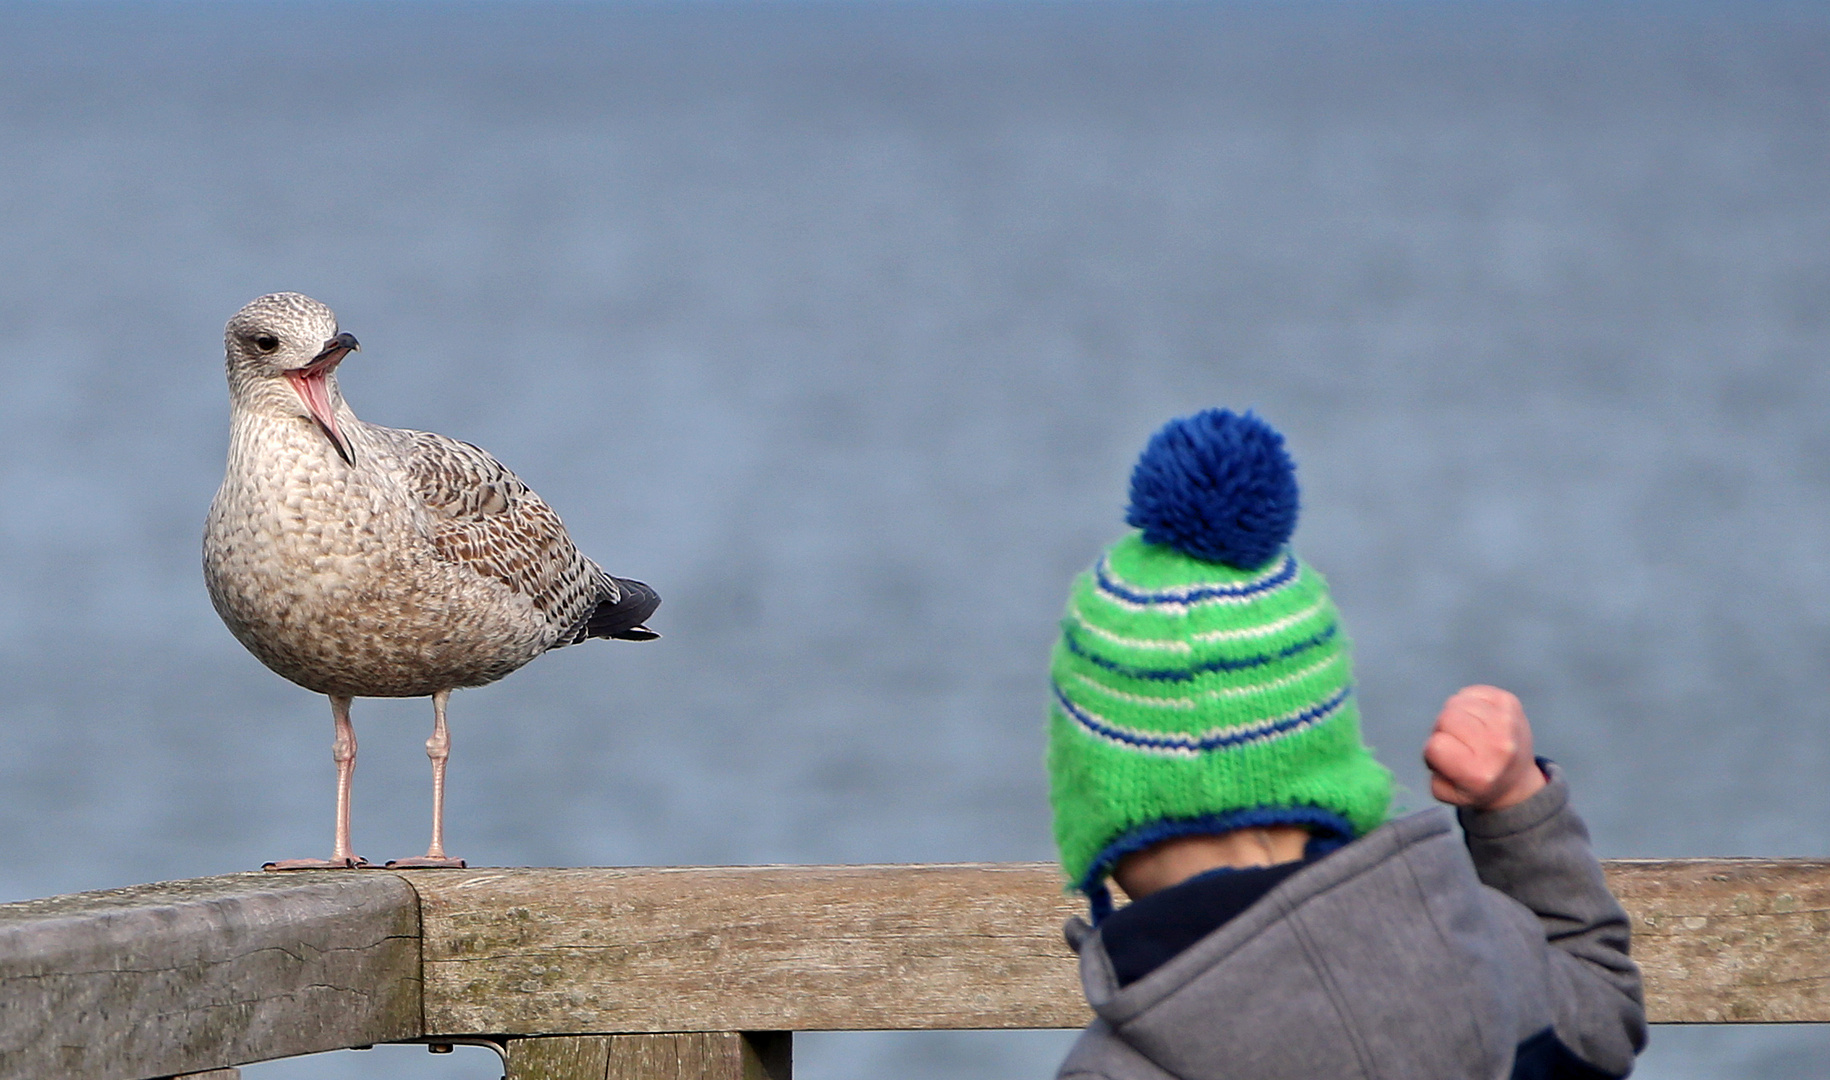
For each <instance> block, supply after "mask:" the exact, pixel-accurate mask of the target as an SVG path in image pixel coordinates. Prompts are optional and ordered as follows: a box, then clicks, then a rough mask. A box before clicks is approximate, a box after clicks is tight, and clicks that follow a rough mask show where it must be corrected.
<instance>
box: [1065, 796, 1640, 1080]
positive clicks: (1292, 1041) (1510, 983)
mask: <svg viewBox="0 0 1830 1080" xmlns="http://www.w3.org/2000/svg"><path fill="white" fill-rule="evenodd" d="M1545 772H1546V775H1547V776H1548V778H1549V780H1550V782H1549V783H1548V784H1547V785H1545V787H1544V788H1543V789H1542V790H1540V791H1539V792H1538V793H1537V794H1536V795H1533V796H1532V797H1531V798H1530V799H1528V800H1526V801H1525V802H1523V803H1520V804H1519V805H1517V806H1514V807H1510V808H1508V809H1505V810H1499V811H1494V812H1490V813H1468V812H1465V811H1464V812H1463V813H1462V816H1461V823H1462V827H1463V829H1464V831H1465V833H1466V841H1465V843H1464V841H1463V838H1461V837H1458V836H1456V835H1455V832H1454V831H1453V829H1452V828H1451V827H1450V815H1449V812H1448V811H1447V810H1445V809H1441V808H1438V809H1434V810H1427V811H1424V812H1422V813H1418V814H1412V815H1410V816H1408V817H1403V818H1399V819H1397V820H1395V821H1392V822H1390V823H1388V824H1386V825H1384V826H1383V827H1381V828H1379V829H1376V830H1374V831H1373V832H1371V833H1368V834H1367V835H1366V836H1364V837H1362V838H1361V839H1359V840H1357V841H1355V842H1353V843H1352V844H1349V845H1347V846H1346V847H1344V848H1341V849H1340V850H1338V851H1336V852H1334V853H1332V854H1330V855H1328V856H1326V857H1324V858H1322V859H1319V860H1317V861H1316V862H1314V863H1312V864H1310V865H1308V866H1305V867H1304V868H1303V869H1301V870H1299V871H1297V872H1296V873H1294V874H1292V875H1291V876H1290V877H1288V878H1286V879H1284V880H1283V881H1282V882H1280V883H1279V884H1277V885H1276V886H1275V887H1274V888H1272V889H1271V890H1270V891H1269V892H1267V893H1266V894H1265V895H1264V896H1263V897H1261V898H1260V899H1259V900H1258V901H1257V902H1256V903H1254V904H1253V905H1252V906H1251V907H1249V908H1247V909H1246V910H1245V911H1243V912H1241V913H1240V914H1239V915H1238V916H1236V917H1235V918H1233V919H1232V920H1231V921H1229V922H1227V923H1224V924H1223V925H1221V926H1219V927H1218V928H1217V929H1215V930H1213V931H1212V932H1210V933H1209V934H1208V935H1207V936H1206V937H1203V938H1201V939H1200V940H1199V941H1197V942H1195V943H1194V944H1193V945H1191V946H1189V947H1188V948H1187V949H1185V950H1183V951H1182V952H1180V953H1178V954H1176V955H1175V956H1174V957H1173V958H1172V959H1170V960H1169V961H1167V962H1166V963H1164V964H1163V965H1162V966H1160V967H1158V968H1156V969H1155V970H1153V971H1150V972H1149V973H1148V974H1146V975H1144V976H1143V977H1142V978H1139V979H1138V980H1137V981H1136V982H1132V983H1130V984H1128V985H1125V986H1120V985H1119V983H1118V980H1117V978H1116V976H1115V975H1114V973H1113V968H1112V962H1111V960H1110V959H1109V958H1108V957H1107V955H1106V951H1105V947H1104V945H1103V943H1102V942H1101V940H1100V935H1099V932H1098V931H1097V930H1094V929H1092V928H1090V927H1088V926H1087V924H1086V923H1085V922H1084V921H1082V920H1080V919H1074V920H1071V921H1070V922H1069V924H1068V940H1069V943H1070V944H1072V945H1073V946H1074V947H1075V948H1076V949H1077V950H1078V951H1079V953H1080V977H1081V984H1082V986H1083V987H1084V989H1085V991H1086V995H1087V1003H1088V1004H1090V1005H1091V1006H1092V1007H1093V1011H1094V1012H1095V1013H1096V1014H1097V1017H1098V1018H1097V1019H1096V1020H1094V1021H1093V1023H1092V1024H1090V1025H1089V1026H1088V1027H1087V1029H1086V1031H1085V1032H1084V1033H1083V1034H1082V1035H1081V1037H1080V1039H1079V1041H1078V1042H1076V1043H1075V1044H1074V1049H1073V1050H1072V1052H1070V1053H1069V1055H1068V1058H1067V1061H1066V1062H1065V1063H1063V1065H1062V1066H1061V1071H1060V1073H1059V1080H1095V1078H1098V1080H1309V1078H1315V1080H1323V1078H1326V1080H1348V1078H1364V1080H1463V1078H1466V1080H1507V1078H1513V1080H1526V1078H1532V1080H1540V1078H1542V1080H1549V1078H1552V1077H1556V1078H1570V1080H1600V1078H1604V1077H1621V1076H1625V1075H1627V1073H1629V1072H1630V1071H1631V1070H1632V1067H1633V1059H1634V1056H1635V1055H1636V1054H1637V1053H1638V1052H1639V1050H1640V1049H1641V1048H1643V1047H1644V1046H1645V1042H1646V1017H1645V1007H1644V1002H1643V998H1642V995H1641V990H1640V979H1639V969H1638V968H1637V967H1636V966H1635V965H1634V963H1633V961H1632V960H1630V959H1628V957H1627V936H1628V930H1627V916H1626V913H1625V912H1624V911H1622V910H1621V907H1620V904H1619V902H1617V901H1616V900H1615V899H1614V897H1613V895H1612V894H1611V893H1609V892H1608V889H1607V885H1606V883H1605V882H1604V881H1603V879H1602V876H1601V866H1600V864H1599V863H1598V862H1597V861H1596V860H1595V856H1594V853H1593V852H1592V851H1591V850H1590V848H1589V839H1588V830H1587V829H1586V828H1585V827H1584V826H1583V824H1582V820H1581V819H1580V818H1578V817H1577V816H1576V813H1575V811H1574V810H1573V809H1571V808H1570V805H1569V787H1568V785H1567V784H1566V783H1565V782H1564V780H1563V778H1562V776H1561V774H1560V773H1559V772H1558V770H1557V768H1556V767H1555V766H1554V765H1550V764H1548V763H1546V765H1545Z"/></svg>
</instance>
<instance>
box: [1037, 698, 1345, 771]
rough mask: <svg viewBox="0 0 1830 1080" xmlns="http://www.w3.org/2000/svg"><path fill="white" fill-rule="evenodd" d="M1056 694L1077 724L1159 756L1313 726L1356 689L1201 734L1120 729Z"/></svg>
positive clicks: (1193, 752)
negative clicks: (1282, 713) (1295, 709)
mask: <svg viewBox="0 0 1830 1080" xmlns="http://www.w3.org/2000/svg"><path fill="white" fill-rule="evenodd" d="M1054 691H1055V700H1056V701H1057V702H1059V703H1060V704H1061V707H1062V709H1063V710H1065V711H1066V712H1067V714H1068V715H1069V716H1070V717H1072V718H1073V719H1074V722H1075V723H1077V724H1079V725H1080V726H1081V727H1083V728H1085V729H1086V730H1087V731H1089V732H1091V733H1092V734H1094V735H1096V736H1098V737H1099V738H1101V739H1105V740H1107V741H1109V742H1116V743H1122V744H1124V745H1125V746H1128V747H1131V748H1132V749H1134V750H1145V751H1149V752H1151V753H1157V754H1196V753H1201V752H1203V751H1207V750H1220V749H1224V748H1226V747H1229V746H1239V745H1242V744H1244V743H1251V742H1261V741H1263V740H1266V739H1274V738H1278V737H1279V736H1283V735H1290V734H1294V733H1295V732H1297V731H1301V730H1302V729H1304V728H1308V727H1313V726H1315V725H1316V724H1319V723H1321V722H1322V721H1323V720H1326V719H1327V718H1328V717H1329V716H1331V715H1332V714H1333V713H1334V712H1335V711H1336V710H1337V709H1339V708H1340V707H1341V706H1342V705H1344V704H1346V702H1347V699H1348V698H1349V697H1350V696H1352V694H1353V687H1351V686H1343V687H1342V688H1341V689H1339V690H1337V691H1335V692H1334V693H1333V694H1330V695H1329V696H1328V697H1327V698H1326V699H1324V700H1323V701H1321V702H1319V703H1317V704H1315V705H1311V706H1309V707H1308V708H1306V709H1303V710H1302V711H1300V712H1295V713H1291V714H1290V715H1288V716H1280V717H1275V718H1273V719H1269V720H1260V721H1258V722H1257V723H1254V724H1243V725H1240V726H1236V727H1229V728H1217V729H1214V730H1212V731H1208V732H1206V733H1203V734H1200V735H1190V734H1184V733H1181V732H1171V733H1162V732H1151V731H1139V730H1137V729H1135V728H1127V727H1120V726H1119V725H1117V724H1114V723H1112V722H1111V721H1110V720H1106V719H1104V718H1103V717H1099V716H1095V715H1094V714H1092V713H1090V712H1088V711H1086V710H1085V709H1083V708H1081V707H1080V706H1078V705H1076V704H1074V703H1073V702H1072V701H1069V700H1068V696H1067V694H1065V693H1063V692H1062V690H1061V687H1060V686H1055V687H1054Z"/></svg>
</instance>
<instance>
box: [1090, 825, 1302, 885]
mask: <svg viewBox="0 0 1830 1080" xmlns="http://www.w3.org/2000/svg"><path fill="white" fill-rule="evenodd" d="M1308 842H1309V830H1307V829H1304V828H1302V827H1301V826H1298V825H1266V826H1261V827H1257V828H1250V829H1234V830H1233V831H1232V832H1228V833H1220V834H1219V835H1217V836H1178V837H1174V838H1172V839H1169V840H1165V841H1163V842H1162V843H1160V844H1154V845H1152V846H1150V847H1147V848H1145V849H1144V850H1143V851H1136V852H1132V853H1131V854H1130V855H1127V856H1125V857H1124V858H1122V859H1120V860H1119V861H1118V867H1117V868H1116V869H1114V870H1113V872H1112V877H1113V879H1114V880H1116V881H1117V882H1118V887H1119V888H1121V889H1123V890H1125V895H1126V896H1128V897H1130V898H1131V899H1133V900H1142V899H1143V898H1144V897H1146V896H1149V895H1150V894H1151V893H1153V892H1159V891H1161V890H1163V889H1167V888H1169V887H1170V886H1172V885H1180V884H1181V883H1182V882H1184V881H1187V880H1188V879H1189V878H1191V877H1194V876H1195V875H1196V874H1204V873H1206V872H1207V871H1209V870H1218V869H1221V868H1222V867H1226V868H1229V869H1234V870H1241V869H1245V868H1247V867H1252V866H1275V865H1277V864H1278V863H1286V862H1294V861H1296V860H1297V859H1300V858H1302V857H1303V847H1304V845H1306V844H1307V843H1308Z"/></svg>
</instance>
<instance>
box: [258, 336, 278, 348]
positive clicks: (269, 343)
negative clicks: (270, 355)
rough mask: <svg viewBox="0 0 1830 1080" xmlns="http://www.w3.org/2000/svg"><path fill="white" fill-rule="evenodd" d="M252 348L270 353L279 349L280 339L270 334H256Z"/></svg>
mask: <svg viewBox="0 0 1830 1080" xmlns="http://www.w3.org/2000/svg"><path fill="white" fill-rule="evenodd" d="M254 347H255V348H257V349H259V350H260V351H261V352H272V351H273V350H275V349H277V348H279V347H280V339H279V338H276V337H274V336H273V335H272V334H257V335H256V336H255V338H254Z"/></svg>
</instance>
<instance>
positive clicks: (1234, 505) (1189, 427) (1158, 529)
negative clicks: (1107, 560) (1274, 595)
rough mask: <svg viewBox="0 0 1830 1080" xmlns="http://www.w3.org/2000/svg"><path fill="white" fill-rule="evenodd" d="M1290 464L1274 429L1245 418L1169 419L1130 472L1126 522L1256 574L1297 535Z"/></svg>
mask: <svg viewBox="0 0 1830 1080" xmlns="http://www.w3.org/2000/svg"><path fill="white" fill-rule="evenodd" d="M1296 510H1297V497H1296V465H1295V464H1294V463H1293V462H1292V461H1291V460H1290V455H1289V454H1288V453H1287V452H1285V450H1284V437H1283V436H1282V435H1280V434H1278V433H1277V429H1275V428H1273V427H1272V426H1271V425H1269V424H1267V423H1265V422H1264V421H1263V420H1260V419H1259V418H1258V417H1256V416H1254V415H1252V413H1251V412H1249V411H1248V412H1247V413H1246V414H1245V415H1244V416H1236V415H1234V414H1233V413H1231V412H1228V411H1227V410H1225V409H1208V410H1206V411H1205V412H1199V413H1196V414H1195V415H1193V416H1189V417H1184V418H1182V419H1179V420H1171V421H1170V422H1169V423H1167V424H1164V425H1163V428H1162V430H1161V431H1158V432H1157V433H1156V434H1155V435H1153V436H1151V438H1150V445H1148V446H1146V447H1144V453H1143V455H1142V456H1141V457H1139V458H1138V459H1137V468H1135V469H1133V470H1132V471H1131V506H1130V508H1129V509H1128V510H1126V512H1125V522H1126V523H1127V524H1129V525H1132V526H1134V527H1136V528H1139V529H1142V530H1144V539H1145V540H1148V541H1150V542H1151V543H1153V544H1163V545H1166V546H1168V547H1172V548H1175V549H1176V550H1177V551H1180V552H1182V553H1183V554H1186V555H1192V556H1194V557H1195V558H1197V559H1205V560H1207V561H1208V562H1217V563H1225V564H1226V565H1228V566H1232V567H1237V568H1238V569H1241V570H1255V569H1257V568H1258V567H1260V566H1263V565H1264V564H1266V563H1268V562H1270V561H1271V559H1272V558H1273V557H1275V556H1276V555H1277V553H1278V551H1279V550H1281V549H1282V548H1283V546H1284V544H1286V543H1288V542H1289V540H1290V534H1291V533H1292V532H1294V531H1296Z"/></svg>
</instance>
